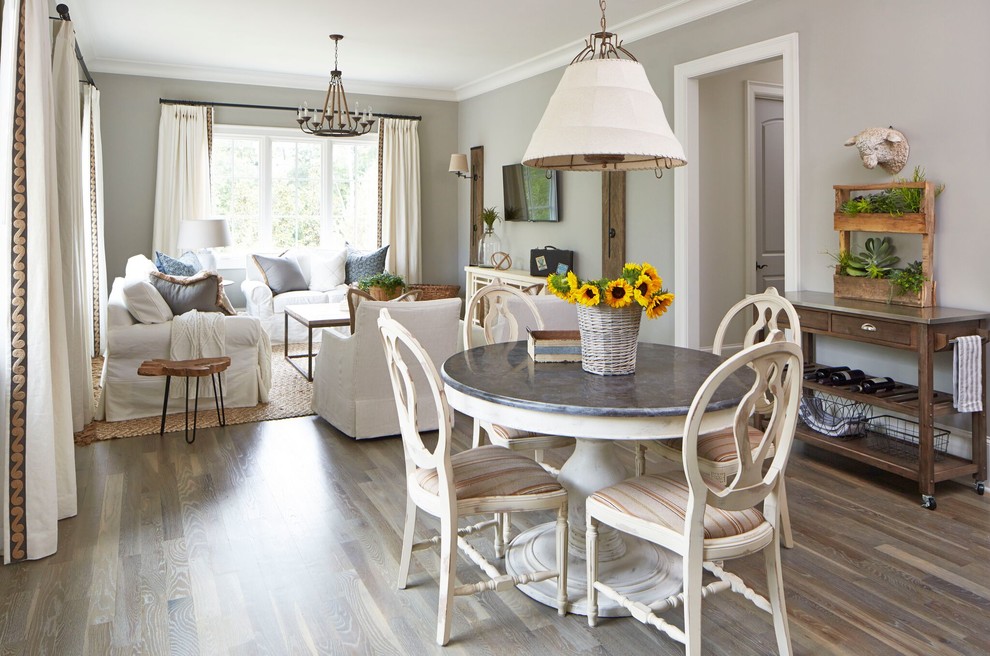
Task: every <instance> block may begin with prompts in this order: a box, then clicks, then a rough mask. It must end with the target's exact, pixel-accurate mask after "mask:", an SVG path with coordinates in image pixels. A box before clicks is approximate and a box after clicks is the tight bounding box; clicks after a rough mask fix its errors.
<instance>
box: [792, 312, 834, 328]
mask: <svg viewBox="0 0 990 656" xmlns="http://www.w3.org/2000/svg"><path fill="white" fill-rule="evenodd" d="M798 319H800V320H801V328H802V329H804V328H814V329H815V330H828V312H818V311H817V310H798Z"/></svg>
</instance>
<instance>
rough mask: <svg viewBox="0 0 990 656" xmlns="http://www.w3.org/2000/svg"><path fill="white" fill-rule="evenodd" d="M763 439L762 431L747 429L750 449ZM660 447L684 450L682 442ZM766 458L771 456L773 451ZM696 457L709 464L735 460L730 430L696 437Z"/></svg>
mask: <svg viewBox="0 0 990 656" xmlns="http://www.w3.org/2000/svg"><path fill="white" fill-rule="evenodd" d="M762 439H763V431H761V430H760V429H758V428H754V427H753V426H750V427H749V444H750V448H751V449H756V448H757V447H758V446H760V440H762ZM659 445H660V446H662V447H667V448H668V449H670V450H671V451H681V450H683V448H684V442H683V440H663V441H661V442H659ZM767 455H768V456H772V455H773V449H771V450H770V453H768V454H767ZM698 457H699V458H700V459H702V460H710V461H711V462H732V461H733V460H735V459H736V440H735V437H734V436H733V435H732V429H731V428H723V429H722V430H717V431H713V432H711V433H705V434H704V435H699V436H698Z"/></svg>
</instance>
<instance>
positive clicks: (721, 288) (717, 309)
mask: <svg viewBox="0 0 990 656" xmlns="http://www.w3.org/2000/svg"><path fill="white" fill-rule="evenodd" d="M783 79H784V65H783V61H782V60H780V59H778V60H776V61H771V62H761V63H759V64H750V65H748V66H740V67H738V68H734V69H732V70H730V71H726V72H724V73H720V74H718V75H713V76H711V77H706V78H704V79H702V80H701V81H700V82H699V83H698V136H699V141H700V147H701V162H702V164H701V172H700V176H699V178H700V180H699V191H700V197H701V204H700V207H699V208H698V214H699V217H700V220H701V224H700V226H699V228H700V236H701V243H700V249H699V256H700V258H701V262H702V266H701V287H700V288H699V289H700V291H701V293H702V294H704V297H705V303H704V304H703V305H702V306H701V308H700V310H701V317H700V318H701V341H700V342H699V344H701V345H702V346H703V347H711V345H712V341H713V340H714V338H715V331H716V330H717V329H718V324H719V323H720V322H721V321H722V317H723V315H724V314H725V311H726V310H728V309H729V308H730V307H732V306H733V305H734V304H735V303H736V302H737V301H738V300H739V299H741V298H742V297H743V296H744V295H745V294H746V293H747V292H748V291H750V290H747V289H746V251H745V248H743V245H744V244H745V243H746V167H747V165H748V163H747V162H746V81H747V80H751V81H754V82H774V83H778V84H779V83H781V82H783ZM716 262H717V263H718V266H709V265H710V264H711V263H716ZM733 324H734V325H733V326H732V327H731V329H730V332H729V333H728V334H727V335H726V342H725V343H726V344H739V343H741V342H742V339H743V328H744V326H743V322H741V321H736V322H733Z"/></svg>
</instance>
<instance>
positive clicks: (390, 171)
mask: <svg viewBox="0 0 990 656" xmlns="http://www.w3.org/2000/svg"><path fill="white" fill-rule="evenodd" d="M378 138H379V140H380V141H381V150H380V152H381V159H380V165H381V186H380V188H381V203H382V209H381V215H382V219H381V228H382V239H381V241H382V243H386V244H389V245H390V246H389V249H388V261H387V263H386V267H387V268H388V270H389V271H392V272H393V273H396V274H398V275H400V276H402V277H403V278H405V279H406V280H407V281H408V282H422V278H421V276H422V271H421V267H422V265H421V260H422V246H421V245H420V201H419V196H420V178H419V121H412V120H408V119H394V118H383V119H382V120H381V123H380V124H379V128H378Z"/></svg>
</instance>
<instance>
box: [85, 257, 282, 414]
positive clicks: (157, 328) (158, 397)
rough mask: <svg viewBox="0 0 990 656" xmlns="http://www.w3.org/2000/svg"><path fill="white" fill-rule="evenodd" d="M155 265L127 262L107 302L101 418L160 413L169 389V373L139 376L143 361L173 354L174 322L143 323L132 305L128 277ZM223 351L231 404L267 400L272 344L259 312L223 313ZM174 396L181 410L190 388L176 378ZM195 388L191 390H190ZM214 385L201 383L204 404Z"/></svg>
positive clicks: (142, 275)
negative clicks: (227, 360)
mask: <svg viewBox="0 0 990 656" xmlns="http://www.w3.org/2000/svg"><path fill="white" fill-rule="evenodd" d="M149 265H150V267H151V268H152V269H153V268H154V264H153V263H151V261H150V260H148V259H147V258H144V257H143V256H136V257H134V258H131V260H129V261H128V267H127V274H126V275H125V278H117V279H116V280H114V283H113V287H112V288H111V291H110V296H109V299H108V302H107V338H106V342H105V343H106V349H105V351H104V358H105V360H104V363H103V374H102V385H103V393H102V395H101V396H100V405H99V408H98V410H97V419H103V420H106V421H122V420H125V419H135V418H138V417H151V416H158V415H161V412H162V399H163V395H164V393H165V378H164V377H148V376H138V374H137V370H138V366H140V364H141V363H142V362H143V361H145V360H150V359H153V358H166V359H167V358H169V357H170V352H171V343H172V322H171V321H164V322H160V323H140V322H139V321H137V320H136V319H135V318H134V317H133V316H132V315H131V313H130V312H129V311H128V309H127V305H126V303H125V300H124V293H123V290H124V286H125V284H126V282H127V280H128V279H132V280H133V279H140V280H147V277H148V266H149ZM223 321H224V337H225V339H224V354H225V355H228V356H230V367H229V368H228V369H227V371H226V372H224V373H223V374H222V376H223V398H224V405H225V406H226V407H227V408H239V407H250V406H255V405H257V404H258V403H263V402H267V401H268V398H267V395H268V387H269V383H270V378H271V370H270V367H271V347H270V345H269V342H268V338H267V335H265V334H264V331H263V330H262V327H261V322H260V321H259V320H258V319H256V318H254V317H245V316H228V317H224V320H223ZM172 389H173V391H177V392H178V393H179V395H178V396H177V395H176V394H172V395H171V396H170V400H169V412H182V411H183V409H184V407H185V406H184V400H183V398H182V396H181V393H182V391H184V389H185V384H184V382H182V381H175V384H173V385H172ZM191 393H192V392H191ZM212 397H213V390H212V387H211V386H209V385H202V386H201V388H200V409H202V408H203V407H204V404H203V400H204V399H206V407H207V408H209V407H212V404H213V401H212Z"/></svg>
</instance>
